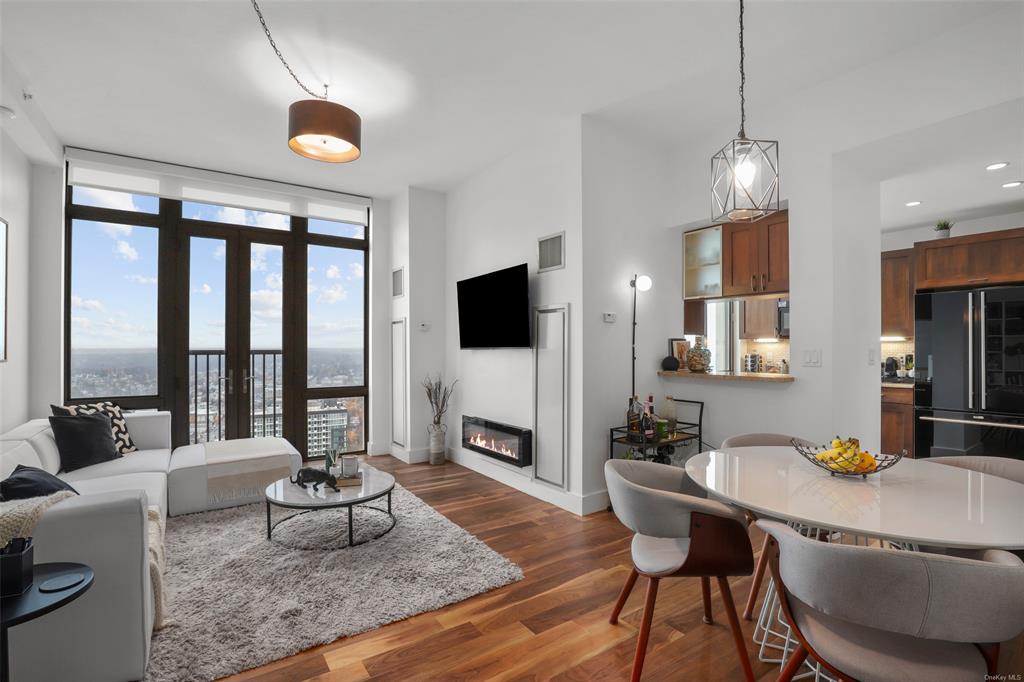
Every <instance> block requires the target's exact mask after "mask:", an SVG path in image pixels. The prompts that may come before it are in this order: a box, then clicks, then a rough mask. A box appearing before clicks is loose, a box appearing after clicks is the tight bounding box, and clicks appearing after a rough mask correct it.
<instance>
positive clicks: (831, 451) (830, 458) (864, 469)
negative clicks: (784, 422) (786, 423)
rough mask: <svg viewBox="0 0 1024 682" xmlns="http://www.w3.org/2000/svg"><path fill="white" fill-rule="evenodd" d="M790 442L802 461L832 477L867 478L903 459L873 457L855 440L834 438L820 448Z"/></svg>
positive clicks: (885, 456)
mask: <svg viewBox="0 0 1024 682" xmlns="http://www.w3.org/2000/svg"><path fill="white" fill-rule="evenodd" d="M790 442H792V443H793V447H794V448H796V451H797V452H799V453H800V454H801V455H803V456H804V459H806V460H807V461H808V462H810V463H811V464H813V465H814V466H816V467H818V468H819V469H824V470H825V471H827V472H828V473H830V474H831V475H833V476H860V477H862V478H867V477H868V474H877V473H878V472H879V471H884V470H886V469H888V468H890V467H892V466H893V465H895V464H896V462H898V461H900V460H901V459H903V454H902V453H901V454H898V455H882V454H877V455H873V454H871V453H870V452H868V451H867V450H861V449H860V441H859V440H857V439H856V438H847V439H845V440H843V439H840V438H838V437H836V438H835V439H834V440H833V441H832V443H830V444H829V446H824V445H822V446H821V447H817V446H813V445H812V446H806V445H801V444H800V443H799V442H798V441H797V440H796V439H793V440H792V441H790Z"/></svg>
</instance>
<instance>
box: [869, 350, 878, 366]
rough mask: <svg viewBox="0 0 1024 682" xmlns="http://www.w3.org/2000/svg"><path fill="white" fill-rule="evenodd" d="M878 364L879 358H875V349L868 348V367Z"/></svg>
mask: <svg viewBox="0 0 1024 682" xmlns="http://www.w3.org/2000/svg"><path fill="white" fill-rule="evenodd" d="M876 364H878V360H876V359H875V349H874V348H868V367H874V366H875V365H876Z"/></svg>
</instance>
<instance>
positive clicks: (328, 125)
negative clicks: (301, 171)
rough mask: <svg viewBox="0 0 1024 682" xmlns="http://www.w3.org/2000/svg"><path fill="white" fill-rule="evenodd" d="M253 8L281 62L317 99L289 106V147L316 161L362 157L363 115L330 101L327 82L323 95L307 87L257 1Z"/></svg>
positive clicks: (350, 159)
mask: <svg viewBox="0 0 1024 682" xmlns="http://www.w3.org/2000/svg"><path fill="white" fill-rule="evenodd" d="M252 7H253V9H254V10H256V16H257V17H258V18H259V20H260V25H261V26H262V27H263V32H264V33H265V34H266V36H267V40H268V41H269V42H270V47H272V48H273V49H274V53H275V54H276V55H277V58H278V59H279V60H280V61H281V64H282V65H283V66H284V68H285V69H286V70H287V71H288V73H289V75H291V77H292V79H293V80H294V81H295V82H296V83H297V84H298V86H299V87H300V88H302V89H303V90H305V91H306V93H307V94H308V95H309V96H310V97H312V98H313V99H303V100H299V101H298V102H294V103H293V104H292V105H291V106H290V107H288V147H289V148H290V149H291V150H292V151H293V152H295V153H296V154H298V155H299V156H304V157H306V158H307V159H315V160H316V161H326V162H328V163H347V162H349V161H355V160H356V159H358V158H359V156H360V154H361V153H362V152H361V148H362V128H363V122H362V119H360V118H359V114H357V113H356V112H354V111H352V110H351V109H349V108H348V107H346V106H342V105H341V104H337V103H336V102H331V101H329V100H328V99H327V84H326V83H324V94H323V95H318V94H316V93H315V92H313V91H312V90H310V89H309V88H308V87H306V85H305V84H304V83H303V82H302V81H300V80H299V77H298V76H296V75H295V72H294V71H292V67H291V66H289V65H288V62H287V61H285V58H284V56H283V55H282V54H281V50H279V49H278V48H277V44H276V43H275V42H274V38H273V37H272V36H271V35H270V29H269V28H267V22H266V20H264V18H263V12H261V11H260V6H259V5H258V4H257V3H256V0H252Z"/></svg>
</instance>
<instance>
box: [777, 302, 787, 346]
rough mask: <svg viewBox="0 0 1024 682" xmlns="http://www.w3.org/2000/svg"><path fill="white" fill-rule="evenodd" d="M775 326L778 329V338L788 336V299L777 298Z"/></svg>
mask: <svg viewBox="0 0 1024 682" xmlns="http://www.w3.org/2000/svg"><path fill="white" fill-rule="evenodd" d="M775 328H776V329H778V330H779V338H780V339H788V338H789V299H788V298H780V299H779V312H778V318H777V319H776V320H775Z"/></svg>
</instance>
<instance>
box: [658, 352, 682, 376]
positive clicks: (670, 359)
mask: <svg viewBox="0 0 1024 682" xmlns="http://www.w3.org/2000/svg"><path fill="white" fill-rule="evenodd" d="M661 368H662V369H663V370H665V371H666V372H675V371H676V370H678V369H679V358H677V357H676V356H674V355H666V356H665V357H664V358H662V360H661Z"/></svg>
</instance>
